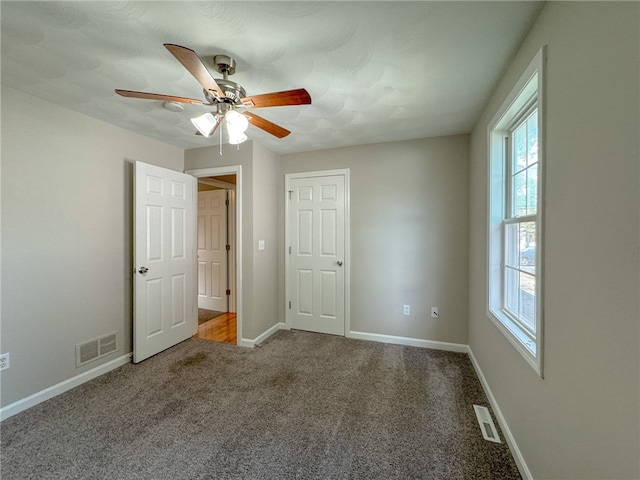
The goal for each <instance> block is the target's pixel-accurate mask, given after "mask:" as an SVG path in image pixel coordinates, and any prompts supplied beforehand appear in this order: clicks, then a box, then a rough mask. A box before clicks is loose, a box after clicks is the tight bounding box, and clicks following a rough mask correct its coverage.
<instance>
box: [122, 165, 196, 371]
mask: <svg viewBox="0 0 640 480" xmlns="http://www.w3.org/2000/svg"><path fill="white" fill-rule="evenodd" d="M194 188H195V178H194V177H192V176H191V175H186V174H184V173H179V172H175V171H173V170H168V169H166V168H161V167H156V166H154V165H148V164H145V163H141V162H136V163H135V204H134V268H135V274H134V282H133V303H134V305H133V311H134V314H133V361H134V363H138V362H141V361H142V360H144V359H145V358H148V357H150V356H152V355H155V354H156V353H159V352H161V351H162V350H165V349H167V348H169V347H172V346H173V345H175V344H177V343H179V342H181V341H183V340H186V339H187V338H189V337H190V336H191V335H192V334H193V330H194V322H195V317H194V308H193V302H194V298H195V286H194V283H195V282H194V280H195V274H194V262H193V252H194V245H193V240H194V238H193V237H194V232H195V228H194V225H193V222H194V217H195V214H194V211H193V210H194V197H193V192H194Z"/></svg>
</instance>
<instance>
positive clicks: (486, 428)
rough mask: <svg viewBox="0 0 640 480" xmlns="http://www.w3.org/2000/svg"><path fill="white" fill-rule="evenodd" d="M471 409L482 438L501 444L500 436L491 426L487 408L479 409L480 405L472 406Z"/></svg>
mask: <svg viewBox="0 0 640 480" xmlns="http://www.w3.org/2000/svg"><path fill="white" fill-rule="evenodd" d="M473 409H474V410H475V411H476V418H477V419H478V424H479V425H480V430H481V431H482V436H483V438H484V439H485V440H489V441H490V442H495V443H502V441H501V440H500V435H498V430H496V427H495V425H494V424H493V419H492V418H491V414H490V413H489V409H488V408H487V407H481V406H480V405H474V406H473Z"/></svg>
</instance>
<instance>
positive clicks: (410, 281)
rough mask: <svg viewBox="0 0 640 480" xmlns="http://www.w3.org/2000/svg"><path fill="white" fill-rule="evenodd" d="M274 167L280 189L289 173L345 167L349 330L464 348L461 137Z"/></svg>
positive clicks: (342, 152)
mask: <svg viewBox="0 0 640 480" xmlns="http://www.w3.org/2000/svg"><path fill="white" fill-rule="evenodd" d="M280 167H281V175H280V185H281V186H280V188H279V191H280V192H284V175H285V174H286V173H297V172H308V171H316V170H328V169H338V168H349V169H350V177H351V330H352V331H357V332H365V333H375V334H382V335H393V336H401V337H411V338H416V339H422V340H432V341H440V342H451V343H461V344H466V343H467V250H468V187H469V185H468V170H469V138H468V136H466V135H460V136H451V137H441V138H432V139H424V140H412V141H404V142H393V143H382V144H376V145H365V146H357V147H348V148H340V149H332V150H322V151H317V152H309V153H300V154H291V155H285V156H283V157H282V158H281V162H280ZM280 202H281V206H280V218H279V225H280V227H279V232H280V251H281V252H284V221H285V220H284V195H282V196H281V200H280ZM280 263H281V265H280V301H279V305H280V308H281V312H280V316H281V318H284V302H285V299H284V262H280ZM404 304H409V305H411V315H410V316H403V314H402V306H403V305H404ZM431 306H437V307H439V309H440V318H439V319H432V318H431V317H430V314H429V308H430V307H431Z"/></svg>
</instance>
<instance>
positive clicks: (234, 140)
mask: <svg viewBox="0 0 640 480" xmlns="http://www.w3.org/2000/svg"><path fill="white" fill-rule="evenodd" d="M247 138H248V137H247V136H246V135H245V134H244V133H240V134H238V135H233V136H232V135H231V133H229V144H231V145H238V144H240V143H242V142H244V141H245V140H246V139H247Z"/></svg>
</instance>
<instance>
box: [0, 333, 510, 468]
mask: <svg viewBox="0 0 640 480" xmlns="http://www.w3.org/2000/svg"><path fill="white" fill-rule="evenodd" d="M474 403H475V404H480V405H486V406H489V404H488V402H487V399H486V397H485V394H484V392H483V390H482V387H481V385H480V383H479V381H478V379H477V377H476V376H475V373H474V371H473V367H472V365H471V363H470V361H469V358H468V356H467V355H465V354H459V353H451V352H441V351H436V350H427V349H420V348H414V347H403V346H397V345H388V344H382V343H374V342H366V341H360V340H353V339H347V338H342V337H335V336H330V335H320V334H313V333H307V332H299V331H280V332H278V333H277V334H276V335H274V336H273V337H271V338H270V339H269V340H267V341H266V342H265V344H264V345H263V346H262V347H258V348H255V349H246V348H242V347H237V346H233V345H227V344H221V343H215V342H208V341H206V340H198V339H189V340H187V341H185V342H183V343H181V344H179V345H177V346H176V347H174V348H172V349H169V350H167V351H165V352H162V353H160V354H158V355H156V356H155V357H152V358H150V359H148V360H146V361H144V362H142V363H141V364H139V365H133V364H128V365H125V366H123V367H120V368H118V369H117V370H114V371H112V372H110V373H108V374H106V375H103V376H101V377H99V378H97V379H95V380H92V381H90V382H88V383H86V384H84V385H81V386H80V387H77V388H75V389H73V390H71V391H69V392H67V393H65V394H62V395H60V396H58V397H56V398H53V399H51V400H49V401H47V402H44V403H42V404H40V405H37V406H36V407H33V408H32V409H30V410H28V411H25V412H22V413H20V414H18V415H16V416H14V417H11V418H9V419H7V420H5V421H4V422H2V423H1V424H0V429H1V442H2V443H1V446H2V449H1V453H0V461H1V463H0V465H1V470H0V474H1V476H2V479H3V480H12V479H31V478H33V479H52V478H56V479H107V478H108V479H134V478H135V479H206V478H210V479H240V478H242V479H288V478H297V479H312V478H313V479H417V478H424V479H443V480H444V479H446V480H450V479H474V480H475V479H492V480H501V479H519V478H521V477H520V475H519V474H518V471H517V468H516V466H515V463H514V461H513V459H512V457H511V455H510V453H509V450H508V448H507V446H506V444H505V443H502V444H494V443H491V442H488V441H485V440H484V439H483V438H482V434H481V432H480V429H479V427H478V424H477V421H476V418H475V415H474V411H473V406H472V405H473V404H474ZM494 422H495V419H494ZM495 423H496V426H497V422H495ZM501 435H502V434H501ZM502 438H503V439H504V437H502Z"/></svg>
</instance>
